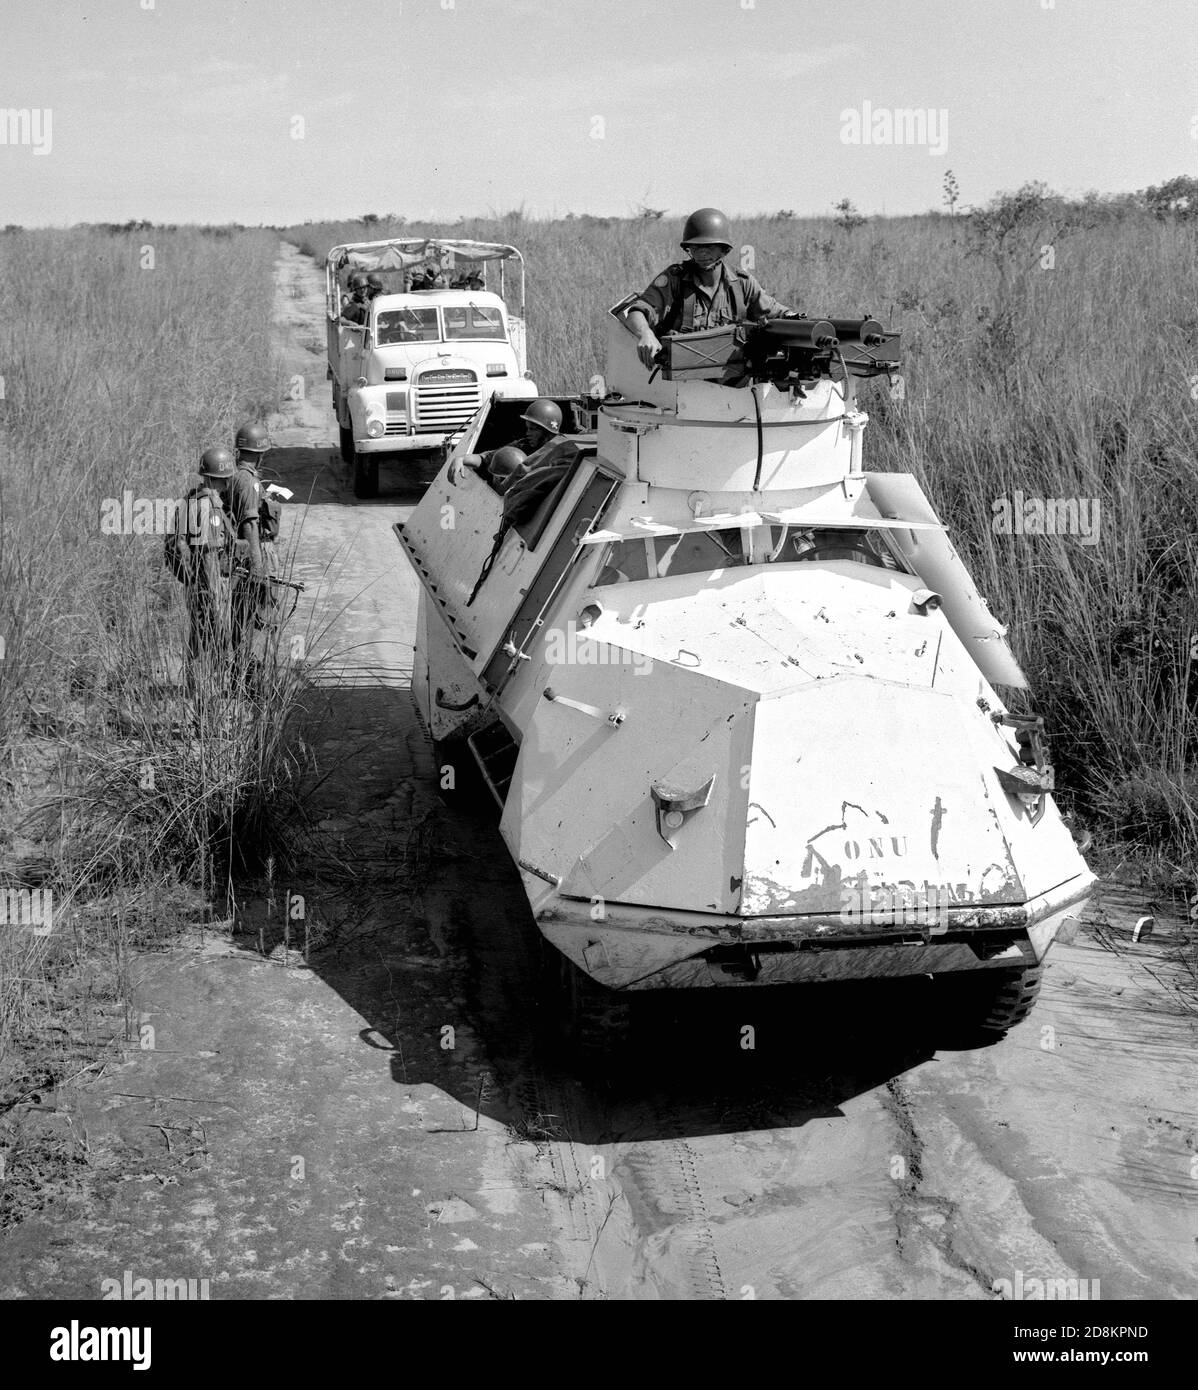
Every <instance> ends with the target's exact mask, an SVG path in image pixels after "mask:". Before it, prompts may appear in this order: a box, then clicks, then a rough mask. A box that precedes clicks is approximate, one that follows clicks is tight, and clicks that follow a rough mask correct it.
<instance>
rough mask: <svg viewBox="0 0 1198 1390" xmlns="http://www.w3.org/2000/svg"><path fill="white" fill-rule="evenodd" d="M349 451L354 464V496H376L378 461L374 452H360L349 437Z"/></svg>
mask: <svg viewBox="0 0 1198 1390" xmlns="http://www.w3.org/2000/svg"><path fill="white" fill-rule="evenodd" d="M350 452H351V454H352V457H353V466H354V496H355V497H377V496H378V495H379V461H378V456H377V455H376V454H360V453H358V451H357V450H356V449H355V448H354V446H353V439H352V437H351V439H350Z"/></svg>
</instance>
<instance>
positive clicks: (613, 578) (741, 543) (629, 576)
mask: <svg viewBox="0 0 1198 1390" xmlns="http://www.w3.org/2000/svg"><path fill="white" fill-rule="evenodd" d="M746 537H748V548H746ZM795 560H852V561H854V562H856V563H857V564H862V565H874V566H877V567H879V568H885V569H895V570H897V569H900V568H901V565H900V564H899V562H898V560H897V559H896V557H895V555H894V553H893V551H892V550H891V549H890V546H889V545H888V543H887V541H886V539H885V537H884V536H883V535H882V533H881V532H879V531H875V530H871V529H869V528H867V527H861V528H858V529H851V528H848V527H839V526H838V527H831V526H828V527H811V526H807V527H799V526H755V527H752V528H746V529H745V530H742V529H741V528H740V527H734V528H730V529H725V530H719V531H687V532H685V533H683V534H682V535H672V536H646V537H645V538H644V539H643V540H642V539H641V538H640V537H637V538H636V539H625V540H619V541H612V542H611V544H610V545H609V546H608V547H607V551H606V553H605V555H604V557H603V563H602V565H601V566H600V569H599V578H598V579H596V580H595V586H596V587H597V588H598V587H601V586H602V585H605V584H631V583H634V582H635V581H636V580H638V579H660V578H661V577H662V576H664V575H667V574H707V573H710V572H711V571H713V570H722V569H728V568H730V567H733V566H738V565H748V564H754V563H755V564H759V565H760V564H788V563H791V562H793V561H795Z"/></svg>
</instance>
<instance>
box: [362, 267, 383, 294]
mask: <svg viewBox="0 0 1198 1390" xmlns="http://www.w3.org/2000/svg"><path fill="white" fill-rule="evenodd" d="M366 284H367V287H368V288H370V289H372V290H378V291H380V292H381V291H382V290H384V289H386V286H385V285H384V284H383V277H382V276H381V275H377V274H375V272H374V271H371V272H370V274H369V275H368V276H367V277H366Z"/></svg>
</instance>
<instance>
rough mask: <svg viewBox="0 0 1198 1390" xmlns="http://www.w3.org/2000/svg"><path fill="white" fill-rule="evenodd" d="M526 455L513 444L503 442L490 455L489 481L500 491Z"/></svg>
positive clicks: (509, 480)
mask: <svg viewBox="0 0 1198 1390" xmlns="http://www.w3.org/2000/svg"><path fill="white" fill-rule="evenodd" d="M527 458H528V455H527V454H526V453H525V452H524V450H523V449H519V448H517V447H516V445H515V444H505V445H504V446H503V448H502V449H496V450H495V452H494V453H493V454H492V455H491V467H490V473H491V481H492V483H494V484H495V487H496V489H497V490H498V491H499V492H502V491H503V490H504V488H506V487H507V485H508V483H510V482H511V480H512V475H513V474H514V473H515V472H516V470H517V469H518V468H520V467H521V466H522V465H523V463H524V461H525V459H527Z"/></svg>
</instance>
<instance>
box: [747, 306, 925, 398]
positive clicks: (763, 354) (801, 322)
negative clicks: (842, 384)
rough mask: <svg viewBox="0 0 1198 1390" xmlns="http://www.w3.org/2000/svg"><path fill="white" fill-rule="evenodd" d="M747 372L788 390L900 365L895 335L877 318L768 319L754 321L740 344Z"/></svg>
mask: <svg viewBox="0 0 1198 1390" xmlns="http://www.w3.org/2000/svg"><path fill="white" fill-rule="evenodd" d="M744 361H745V368H746V373H747V375H748V376H749V377H751V378H752V380H754V381H772V382H773V383H774V384H775V385H777V386H789V387H791V388H792V389H793V388H794V387H797V386H798V385H799V383H800V382H802V381H812V380H814V379H815V378H816V377H820V376H827V377H832V378H833V379H834V380H835V379H837V374H836V367H837V366H839V367H840V370H841V373H842V374H843V375H845V376H850V375H851V376H856V377H871V376H880V375H882V374H889V373H891V372H896V371H898V368H899V361H900V357H899V334H897V333H887V332H886V330H885V329H884V328H883V327H882V325H881V324H880V323H879V322H878V320H877V319H872V318H869V317H864V318H859V319H809V318H793V319H792V318H783V319H769V320H767V321H766V322H765V323H759V324H756V325H754V326H753V327H752V328H751V329H750V330H749V332H748V334H747V336H746V339H745V346H744Z"/></svg>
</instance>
